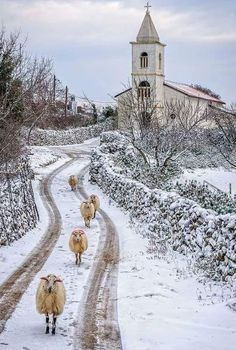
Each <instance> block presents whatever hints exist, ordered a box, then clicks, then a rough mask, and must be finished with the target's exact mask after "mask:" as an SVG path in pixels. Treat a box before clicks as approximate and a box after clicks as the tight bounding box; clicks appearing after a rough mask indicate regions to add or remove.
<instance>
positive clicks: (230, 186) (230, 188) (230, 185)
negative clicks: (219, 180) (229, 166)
mask: <svg viewBox="0 0 236 350" xmlns="http://www.w3.org/2000/svg"><path fill="white" fill-rule="evenodd" d="M229 194H230V195H231V194H232V184H231V183H229Z"/></svg>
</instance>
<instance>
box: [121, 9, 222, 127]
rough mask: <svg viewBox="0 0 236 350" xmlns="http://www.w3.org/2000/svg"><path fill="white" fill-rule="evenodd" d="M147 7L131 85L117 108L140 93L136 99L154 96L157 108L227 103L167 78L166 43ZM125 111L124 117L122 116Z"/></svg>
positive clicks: (134, 43)
mask: <svg viewBox="0 0 236 350" xmlns="http://www.w3.org/2000/svg"><path fill="white" fill-rule="evenodd" d="M145 7H146V8H147V10H146V13H145V16H144V19H143V22H142V24H141V27H140V30H139V32H138V35H137V38H136V41H131V42H130V44H131V45H132V73H131V77H132V79H131V81H132V84H131V87H129V88H128V89H126V90H125V91H122V92H121V93H119V94H117V95H116V96H115V98H116V99H117V102H118V111H119V110H120V111H121V110H123V108H121V106H122V104H123V101H124V99H125V97H126V96H127V94H129V93H130V92H131V91H132V92H133V93H134V92H136V93H137V98H138V99H140V100H145V99H146V100H147V99H150V98H152V99H153V101H155V105H156V108H157V109H161V108H163V107H164V105H165V104H168V103H169V104H171V103H172V104H174V103H176V102H177V101H182V102H183V103H184V102H185V101H186V103H191V104H192V105H193V106H199V105H200V106H201V108H204V109H205V108H208V106H209V105H211V106H214V107H222V106H223V105H224V104H225V103H224V102H223V101H221V100H220V99H219V98H216V97H213V96H210V95H208V94H207V93H205V92H202V91H200V90H198V89H196V88H194V87H193V86H191V85H187V84H182V83H176V82H172V81H167V80H165V46H166V45H165V44H163V43H162V42H161V41H160V38H159V35H158V33H157V30H156V28H155V25H154V24H153V21H152V18H151V15H150V11H149V8H150V7H151V6H149V4H148V3H147V6H145ZM122 114H123V116H122ZM124 118H125V116H124V113H119V117H118V127H120V128H122V125H123V124H124V122H125V120H124Z"/></svg>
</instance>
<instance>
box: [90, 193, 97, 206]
mask: <svg viewBox="0 0 236 350" xmlns="http://www.w3.org/2000/svg"><path fill="white" fill-rule="evenodd" d="M90 200H91V202H92V203H93V204H95V203H96V196H95V194H91V196H90Z"/></svg>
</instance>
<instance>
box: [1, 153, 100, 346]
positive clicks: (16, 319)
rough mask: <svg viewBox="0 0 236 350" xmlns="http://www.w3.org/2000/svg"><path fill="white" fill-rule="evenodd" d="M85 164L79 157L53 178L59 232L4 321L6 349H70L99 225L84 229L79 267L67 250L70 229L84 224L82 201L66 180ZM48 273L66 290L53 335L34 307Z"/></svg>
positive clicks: (3, 340)
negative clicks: (85, 245)
mask: <svg viewBox="0 0 236 350" xmlns="http://www.w3.org/2000/svg"><path fill="white" fill-rule="evenodd" d="M86 164H88V161H87V160H81V158H80V159H79V160H78V161H76V162H75V163H73V165H72V166H70V167H69V168H66V169H65V170H63V171H62V172H60V173H59V174H58V175H57V176H56V177H55V178H54V180H53V186H52V188H53V191H52V193H53V197H54V198H55V200H56V203H57V205H58V208H59V210H60V212H61V214H62V220H63V229H62V234H61V236H60V238H59V240H58V242H57V244H56V246H55V248H54V250H53V252H52V254H51V255H50V257H49V259H48V260H47V262H46V263H45V265H44V266H43V268H42V270H41V271H40V272H39V273H38V274H37V275H36V277H35V278H34V280H33V282H32V283H31V284H30V286H29V288H28V290H27V292H26V293H25V294H24V296H23V298H22V300H21V301H20V303H19V304H18V306H17V308H16V311H15V312H14V314H13V316H12V318H11V319H10V320H9V321H8V322H7V325H6V331H5V332H4V333H3V334H2V335H1V336H0V345H1V346H3V344H7V345H5V347H4V348H6V349H11V350H19V349H30V350H38V349H41V348H42V346H43V347H44V348H48V347H50V349H52V350H53V349H57V350H58V349H72V348H73V332H74V326H75V322H74V320H75V319H76V318H77V314H78V304H79V301H80V300H81V297H82V295H83V291H84V288H86V281H87V279H88V275H89V272H90V268H91V266H92V263H93V258H94V255H95V252H96V248H97V243H98V237H99V228H98V224H97V223H96V221H93V223H92V225H91V229H86V233H87V235H88V241H89V249H88V250H87V251H86V252H85V254H84V255H83V256H82V264H81V266H80V267H78V266H76V265H75V257H74V254H73V253H71V251H70V250H69V247H68V242H69V237H70V233H71V232H72V231H73V229H74V228H76V227H82V228H84V223H83V220H82V218H81V215H80V212H79V206H80V202H81V200H79V199H78V198H76V196H75V194H74V192H72V191H71V190H70V189H69V186H68V183H67V181H68V177H69V175H70V174H71V173H76V172H78V171H79V170H80V169H81V168H82V167H83V166H84V165H86ZM49 273H54V274H57V275H60V276H61V277H62V279H63V280H64V284H65V287H66V292H67V303H66V307H65V310H64V313H63V314H62V316H61V317H60V318H59V319H58V328H57V335H56V336H55V337H52V336H51V335H46V334H44V332H45V317H44V316H42V315H39V314H38V313H37V311H36V308H35V293H36V289H37V285H38V283H39V280H40V277H42V276H45V275H48V274H49ZM29 306H30V307H29Z"/></svg>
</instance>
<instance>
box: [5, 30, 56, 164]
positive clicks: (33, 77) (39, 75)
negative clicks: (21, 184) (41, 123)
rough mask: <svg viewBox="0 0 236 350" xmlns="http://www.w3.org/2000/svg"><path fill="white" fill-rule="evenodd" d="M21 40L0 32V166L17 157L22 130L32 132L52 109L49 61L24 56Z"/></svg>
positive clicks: (14, 35) (51, 83)
mask: <svg viewBox="0 0 236 350" xmlns="http://www.w3.org/2000/svg"><path fill="white" fill-rule="evenodd" d="M20 39H21V38H20V34H19V33H11V34H10V35H7V33H6V31H5V30H4V29H2V30H1V31H0V129H1V131H0V163H2V162H5V161H7V160H8V159H10V158H15V157H17V156H18V154H19V153H20V151H21V149H22V142H21V141H22V140H21V130H22V126H28V127H29V128H30V132H31V130H32V128H33V126H34V125H36V123H37V121H38V120H40V119H42V117H45V116H49V112H50V111H51V110H52V107H54V108H55V103H54V101H53V74H52V64H51V62H50V60H48V59H45V58H41V59H36V58H33V57H31V56H29V55H27V54H26V52H25V41H23V43H22V42H21V40H20ZM30 132H29V135H28V139H29V136H30Z"/></svg>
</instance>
